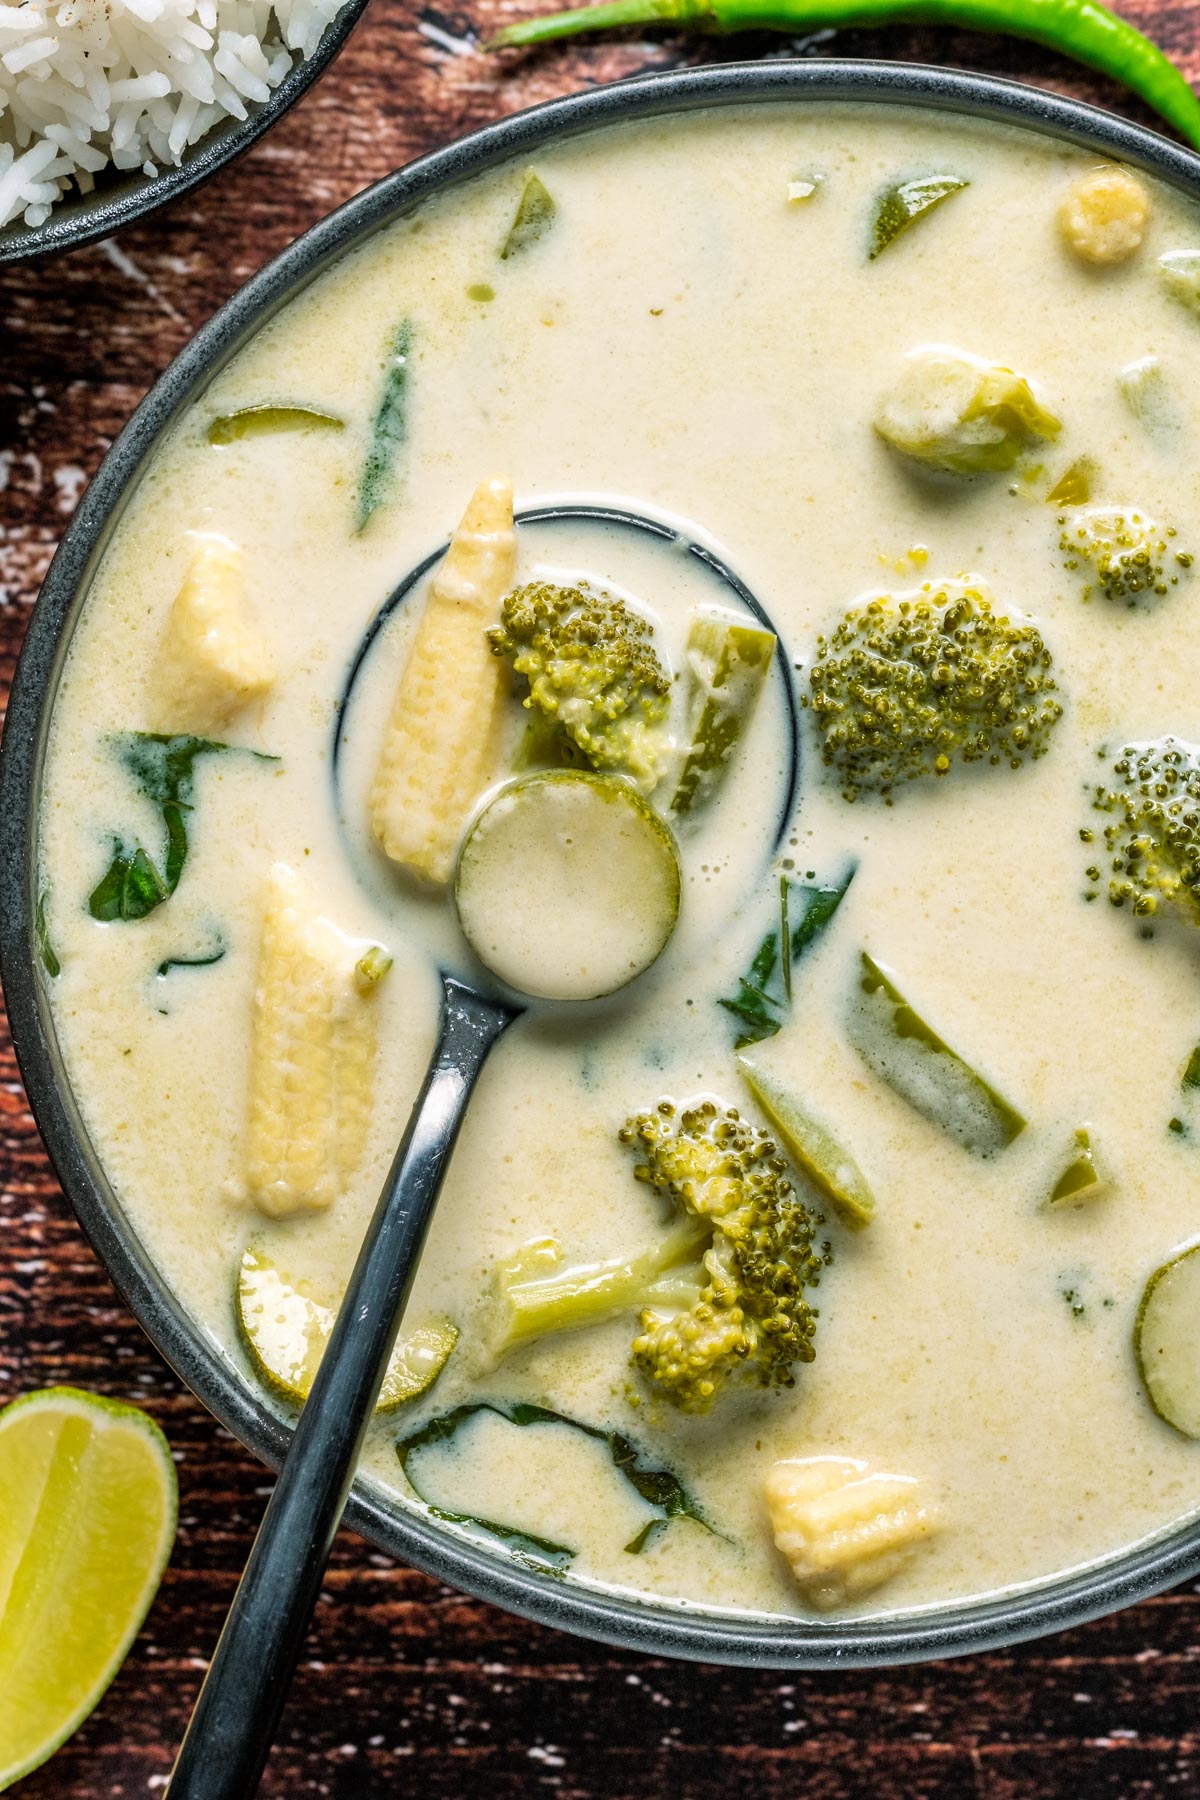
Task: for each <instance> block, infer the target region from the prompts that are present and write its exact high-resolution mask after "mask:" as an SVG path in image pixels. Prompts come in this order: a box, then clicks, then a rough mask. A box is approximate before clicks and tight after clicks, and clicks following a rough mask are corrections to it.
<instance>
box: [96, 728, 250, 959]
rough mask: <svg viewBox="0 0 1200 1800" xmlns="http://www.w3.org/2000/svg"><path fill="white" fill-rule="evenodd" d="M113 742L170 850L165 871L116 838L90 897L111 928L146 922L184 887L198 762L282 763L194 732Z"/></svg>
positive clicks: (135, 735) (129, 734)
mask: <svg viewBox="0 0 1200 1800" xmlns="http://www.w3.org/2000/svg"><path fill="white" fill-rule="evenodd" d="M112 742H113V746H114V748H115V750H116V752H117V754H118V756H119V757H120V759H121V761H122V762H123V763H124V765H125V767H126V769H127V770H128V771H129V774H130V775H131V776H132V777H133V780H134V783H135V784H136V786H137V788H138V790H139V792H140V793H141V794H142V795H143V796H144V797H145V799H147V800H148V801H149V802H150V804H151V806H154V807H156V808H157V809H158V812H159V813H160V815H161V817H162V824H163V830H164V832H165V834H166V845H165V850H164V854H163V862H162V868H161V870H160V869H159V866H158V864H157V863H156V862H155V860H154V858H153V857H152V856H151V855H150V852H149V851H148V850H146V849H145V848H144V847H143V846H142V845H141V844H139V843H136V842H134V843H132V844H130V843H127V842H126V841H125V840H124V839H122V838H114V839H113V854H112V860H111V861H110V863H109V865H108V868H107V869H106V870H105V871H104V874H103V875H102V876H101V878H100V880H99V881H98V882H97V884H96V886H95V887H94V888H93V890H92V892H91V894H90V895H89V896H88V911H89V912H90V913H91V915H92V917H93V919H99V920H100V922H101V923H102V924H106V925H108V924H114V923H122V924H128V923H130V922H131V921H134V920H137V919H144V918H146V916H147V915H148V914H149V913H152V912H153V911H154V910H155V908H156V907H159V906H161V905H162V903H163V901H164V900H169V899H170V897H171V895H172V894H173V893H174V892H175V889H176V888H177V887H178V886H179V883H180V880H181V878H182V876H183V870H184V865H185V864H186V862H187V857H188V826H187V815H188V814H189V813H190V812H191V811H192V810H193V802H194V799H195V786H196V761H197V759H198V758H199V757H201V756H224V755H243V756H253V757H255V758H256V759H257V760H258V761H259V762H276V761H278V758H277V757H274V756H266V755H264V754H263V752H262V751H260V750H242V751H239V750H238V748H237V746H236V745H233V744H219V743H217V742H216V741H215V739H213V738H202V737H196V736H194V735H193V734H192V733H190V732H184V733H181V734H178V735H172V734H170V733H169V732H158V731H126V732H121V733H120V734H118V736H117V737H115V738H114V739H113V740H112Z"/></svg>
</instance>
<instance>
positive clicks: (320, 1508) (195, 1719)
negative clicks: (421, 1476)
mask: <svg viewBox="0 0 1200 1800" xmlns="http://www.w3.org/2000/svg"><path fill="white" fill-rule="evenodd" d="M442 983H443V1001H442V1018H441V1029H440V1033H439V1037H438V1044H437V1049H436V1050H435V1051H434V1055H433V1060H432V1062H431V1063H430V1066H429V1072H428V1073H427V1075H426V1077H425V1082H424V1086H423V1087H422V1089H421V1092H420V1094H419V1095H418V1097H417V1102H416V1105H415V1106H414V1107H413V1111H412V1117H411V1118H410V1119H409V1122H408V1129H407V1130H406V1131H405V1134H404V1140H403V1142H402V1143H401V1145H400V1148H399V1150H398V1151H397V1152H396V1158H395V1161H394V1162H393V1164H392V1167H391V1170H390V1172H389V1174H388V1178H387V1181H386V1183H385V1185H384V1189H383V1192H382V1193H381V1194H380V1196H379V1202H378V1204H377V1206H376V1208H375V1214H374V1217H373V1218H372V1220H371V1224H370V1228H369V1230H368V1231H367V1235H366V1237H365V1238H364V1240H363V1245H362V1249H361V1250H360V1251H359V1254H358V1261H357V1262H356V1263H355V1265H354V1273H353V1274H352V1275H351V1277H350V1282H349V1286H348V1287H347V1289H346V1297H345V1299H344V1300H343V1302H342V1305H341V1308H340V1310H339V1312H338V1316H337V1323H336V1324H335V1326H334V1328H333V1333H332V1336H331V1337H330V1340H329V1344H328V1347H327V1348H326V1351H325V1354H324V1356H323V1357H322V1359H321V1365H320V1368H319V1369H318V1371H317V1377H316V1380H315V1381H314V1382H313V1386H312V1392H311V1393H310V1394H309V1396H308V1399H307V1400H306V1402H305V1404H304V1408H303V1411H302V1412H301V1414H300V1418H299V1422H298V1423H297V1426H296V1430H295V1433H294V1434H293V1437H292V1443H291V1448H290V1449H289V1451H288V1454H287V1458H286V1460H285V1462H284V1464H283V1467H282V1469H281V1470H280V1472H279V1480H278V1481H277V1482H276V1484H275V1491H274V1493H273V1494H272V1495H271V1499H270V1503H269V1504H268V1506H267V1510H266V1512H265V1514H264V1515H263V1521H262V1524H261V1525H260V1526H259V1528H258V1536H257V1537H256V1538H255V1540H254V1547H253V1549H252V1550H251V1552H250V1559H249V1561H248V1562H247V1564H246V1568H245V1571H244V1573H243V1575H242V1579H241V1581H240V1583H239V1584H238V1590H237V1593H236V1594H235V1595H234V1599H233V1605H232V1607H231V1608H230V1611H229V1616H228V1618H227V1619H226V1621H225V1628H224V1630H223V1631H222V1633H221V1637H220V1641H219V1643H218V1644H217V1648H216V1652H215V1654H214V1656H213V1659H212V1663H211V1665H210V1667H209V1671H208V1674H207V1676H206V1677H205V1680H204V1685H203V1687H202V1688H201V1690H200V1697H199V1699H198V1700H197V1702H196V1710H195V1711H194V1712H193V1714H192V1719H191V1723H190V1724H189V1726H188V1729H187V1735H186V1736H185V1738H184V1740H183V1745H182V1747H181V1749H180V1752H179V1758H178V1761H177V1762H176V1764H175V1770H174V1773H173V1774H172V1776H171V1780H170V1785H169V1788H168V1793H169V1796H170V1800H250V1796H252V1795H253V1794H254V1793H255V1792H256V1791H257V1788H258V1782H259V1777H260V1776H261V1774H262V1770H263V1765H264V1764H265V1762H266V1760H267V1755H268V1753H269V1751H270V1748H271V1744H272V1741H273V1739H274V1736H275V1727H276V1725H277V1724H278V1722H279V1715H280V1713H281V1712H282V1710H283V1704H284V1701H285V1699H286V1697H287V1690H288V1686H289V1684H290V1682H291V1678H292V1674H293V1672H294V1670H295V1667H296V1663H297V1661H298V1660H299V1657H300V1650H301V1646H302V1645H303V1642H304V1637H305V1633H306V1632H307V1629H308V1623H309V1619H310V1618H311V1616H312V1610H313V1607H314V1605H315V1604H316V1599H317V1593H318V1591H319V1589H320V1586H321V1578H322V1576H323V1574H324V1571H325V1564H326V1562H327V1560H328V1558H329V1552H330V1549H331V1547H332V1544H333V1539H334V1535H335V1533H336V1531H337V1528H338V1522H339V1520H340V1519H341V1516H342V1510H343V1508H344V1506H345V1504H346V1496H347V1494H348V1493H349V1490H350V1483H351V1481H352V1480H353V1476H354V1469H355V1466H356V1464H357V1462H358V1454H359V1451H360V1449H361V1447H362V1441H363V1437H364V1436H365V1434H366V1429H367V1424H368V1421H369V1420H370V1417H371V1412H372V1409H373V1407H374V1405H375V1401H376V1399H377V1397H378V1394H379V1389H380V1386H381V1385H382V1382H383V1377H384V1372H385V1370H386V1368H387V1363H388V1358H389V1357H390V1355H391V1352H392V1346H393V1344H394V1342H395V1338H396V1332H397V1329H398V1327H399V1324H400V1320H401V1318H402V1316H403V1313H404V1306H405V1302H406V1301H407V1299H408V1293H409V1289H410V1287H411V1286H412V1279H413V1275H414V1274H415V1272H416V1267H417V1260H418V1257H419V1255H420V1252H421V1246H422V1244H423V1242H424V1239H425V1232H426V1229H427V1227H428V1224H429V1221H430V1218H431V1217H432V1215H433V1208H434V1204H435V1202H436V1200H437V1197H438V1194H439V1192H440V1190H441V1186H442V1180H443V1177H444V1176H445V1173H446V1169H447V1168H448V1166H449V1163H450V1157H451V1154H452V1152H453V1150H454V1145H455V1141H456V1139H457V1137H458V1132H459V1127H460V1126H461V1124H462V1121H463V1117H464V1114H465V1113H466V1109H467V1102H468V1101H469V1099H470V1097H471V1090H472V1088H473V1087H474V1085H475V1080H476V1077H477V1076H478V1074H479V1071H480V1070H481V1069H482V1067H483V1065H484V1062H485V1061H486V1059H487V1055H488V1052H489V1050H490V1049H491V1047H492V1045H493V1044H494V1043H495V1042H496V1039H497V1038H498V1037H499V1036H500V1034H501V1033H502V1032H503V1031H504V1030H505V1028H506V1027H507V1026H508V1025H510V1024H511V1023H512V1020H513V1019H514V1018H515V1017H516V1009H514V1008H510V1007H505V1006H501V1005H499V1004H497V1003H496V1002H494V1001H491V1000H485V999H484V998H483V997H482V996H481V995H479V994H476V993H474V992H473V991H472V990H471V989H470V988H467V987H464V986H462V984H461V983H459V982H457V981H455V980H453V979H452V978H451V977H450V976H447V975H443V977H442Z"/></svg>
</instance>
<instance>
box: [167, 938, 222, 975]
mask: <svg viewBox="0 0 1200 1800" xmlns="http://www.w3.org/2000/svg"><path fill="white" fill-rule="evenodd" d="M225 954H226V946H225V944H224V943H222V942H221V941H220V940H219V939H218V942H217V947H216V949H215V950H205V951H204V952H203V953H202V954H201V955H199V956H168V957H166V958H165V959H164V960H163V961H162V962H160V963H159V965H158V968H157V969H156V970H155V974H156V975H157V976H158V977H159V979H160V980H161V979H162V977H163V976H165V975H169V974H170V973H171V970H172V969H209V968H211V967H212V965H213V963H219V962H220V961H221V959H222V957H224V956H225Z"/></svg>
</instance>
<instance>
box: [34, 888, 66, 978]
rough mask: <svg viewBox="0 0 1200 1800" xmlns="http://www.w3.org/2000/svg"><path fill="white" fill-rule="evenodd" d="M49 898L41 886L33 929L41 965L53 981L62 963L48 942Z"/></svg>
mask: <svg viewBox="0 0 1200 1800" xmlns="http://www.w3.org/2000/svg"><path fill="white" fill-rule="evenodd" d="M49 898H50V894H49V890H48V889H47V888H43V889H42V891H41V893H40V894H39V895H38V903H37V911H36V913H35V914H34V919H33V929H34V932H35V934H36V936H37V947H38V955H39V956H40V957H41V959H42V967H43V969H45V971H46V973H47V975H49V977H50V979H51V980H52V981H53V979H54V978H55V976H56V975H61V973H62V964H61V963H60V962H59V960H58V957H57V956H56V955H55V953H54V945H53V944H52V943H51V942H50V928H49V926H48V925H47V924H46V902H47V900H48V899H49Z"/></svg>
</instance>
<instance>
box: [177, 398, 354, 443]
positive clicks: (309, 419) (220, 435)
mask: <svg viewBox="0 0 1200 1800" xmlns="http://www.w3.org/2000/svg"><path fill="white" fill-rule="evenodd" d="M345 425H346V422H345V420H344V419H338V418H335V417H334V415H333V414H332V413H326V412H318V411H317V410H316V408H315V407H312V406H271V405H270V404H264V405H260V406H241V407H239V408H238V410H237V411H236V412H231V413H222V414H221V416H220V418H218V419H214V420H213V421H212V423H211V424H210V425H209V428H208V441H209V443H210V444H235V443H237V441H238V440H239V439H240V438H248V437H266V436H269V435H273V434H274V433H276V432H279V431H344V430H345Z"/></svg>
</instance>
